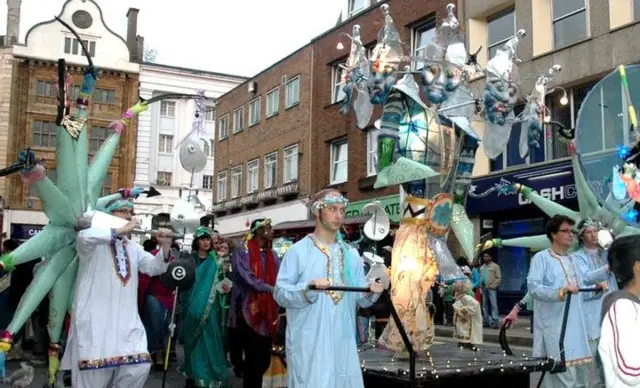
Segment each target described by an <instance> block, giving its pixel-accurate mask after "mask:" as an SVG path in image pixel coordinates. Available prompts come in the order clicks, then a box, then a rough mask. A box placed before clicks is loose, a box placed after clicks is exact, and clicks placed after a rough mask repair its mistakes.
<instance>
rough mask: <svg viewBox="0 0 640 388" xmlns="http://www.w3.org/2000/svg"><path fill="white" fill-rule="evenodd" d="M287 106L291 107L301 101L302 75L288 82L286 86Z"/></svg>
mask: <svg viewBox="0 0 640 388" xmlns="http://www.w3.org/2000/svg"><path fill="white" fill-rule="evenodd" d="M285 100H286V104H285V107H286V108H287V109H288V108H291V107H293V106H296V105H298V103H299V102H300V77H296V78H294V79H292V80H290V81H288V82H287V84H286V86H285Z"/></svg>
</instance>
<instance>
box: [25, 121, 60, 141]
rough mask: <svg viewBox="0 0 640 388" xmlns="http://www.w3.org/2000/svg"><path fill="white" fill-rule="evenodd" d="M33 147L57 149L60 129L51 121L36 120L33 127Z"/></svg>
mask: <svg viewBox="0 0 640 388" xmlns="http://www.w3.org/2000/svg"><path fill="white" fill-rule="evenodd" d="M31 135H32V136H33V145H34V146H36V147H51V148H55V147H56V140H57V137H58V127H57V125H56V123H54V122H51V121H40V120H36V121H34V122H33V126H32V127H31Z"/></svg>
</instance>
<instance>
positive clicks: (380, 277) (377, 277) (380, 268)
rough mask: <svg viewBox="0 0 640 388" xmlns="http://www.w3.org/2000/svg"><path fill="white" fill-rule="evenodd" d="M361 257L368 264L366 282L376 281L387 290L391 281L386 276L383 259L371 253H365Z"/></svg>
mask: <svg viewBox="0 0 640 388" xmlns="http://www.w3.org/2000/svg"><path fill="white" fill-rule="evenodd" d="M362 256H363V258H364V260H365V261H367V262H368V263H369V272H367V275H366V276H365V278H366V279H367V281H368V282H372V281H378V282H379V283H381V284H382V285H383V286H384V288H385V289H388V288H389V285H390V284H391V279H389V275H387V266H386V265H384V259H383V258H382V257H380V256H378V255H374V254H373V253H371V252H365V253H363V254H362Z"/></svg>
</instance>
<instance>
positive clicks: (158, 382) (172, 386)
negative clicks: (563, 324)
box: [7, 338, 540, 388]
mask: <svg viewBox="0 0 640 388" xmlns="http://www.w3.org/2000/svg"><path fill="white" fill-rule="evenodd" d="M438 341H440V342H448V341H451V339H449V338H438ZM485 346H490V347H495V348H497V349H499V348H500V346H499V345H498V344H491V343H486V344H485ZM511 349H512V350H513V351H514V352H518V353H520V352H522V353H527V354H529V353H530V352H531V348H528V347H519V346H511ZM34 367H35V368H36V378H35V380H34V382H33V383H32V384H31V387H33V388H41V387H42V386H43V385H44V384H45V383H46V376H47V368H46V366H45V365H43V364H42V365H34ZM18 368H20V365H19V363H18V362H10V363H8V364H7V369H8V370H9V371H10V372H11V371H13V370H15V369H18ZM162 375H163V373H162V372H155V371H152V372H151V375H150V376H149V380H147V384H146V385H145V388H160V387H162ZM229 375H230V376H233V373H232V372H231V371H229ZM539 379H540V373H534V374H532V375H531V380H530V388H536V387H537V384H538V380H539ZM182 387H184V379H183V377H182V376H181V375H180V374H179V373H178V371H177V365H173V366H171V367H170V368H169V371H168V372H167V383H166V388H182ZM241 387H242V380H240V379H236V378H235V377H234V378H233V384H232V385H231V388H241Z"/></svg>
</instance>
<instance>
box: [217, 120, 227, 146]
mask: <svg viewBox="0 0 640 388" xmlns="http://www.w3.org/2000/svg"><path fill="white" fill-rule="evenodd" d="M218 123H219V124H218V138H220V140H223V139H226V138H227V136H229V115H225V116H223V117H221V118H220V121H218Z"/></svg>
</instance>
